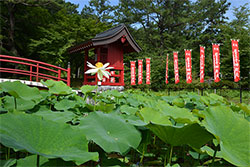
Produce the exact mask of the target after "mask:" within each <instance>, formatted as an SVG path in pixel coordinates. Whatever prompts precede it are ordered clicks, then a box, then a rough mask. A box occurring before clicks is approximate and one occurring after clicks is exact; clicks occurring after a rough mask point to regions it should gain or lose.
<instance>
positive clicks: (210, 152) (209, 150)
mask: <svg viewBox="0 0 250 167" xmlns="http://www.w3.org/2000/svg"><path fill="white" fill-rule="evenodd" d="M200 151H202V152H204V153H207V154H208V155H209V156H211V157H213V156H214V150H213V149H212V148H211V147H208V146H203V147H201V149H200ZM216 157H217V158H222V155H221V151H217V152H216Z"/></svg>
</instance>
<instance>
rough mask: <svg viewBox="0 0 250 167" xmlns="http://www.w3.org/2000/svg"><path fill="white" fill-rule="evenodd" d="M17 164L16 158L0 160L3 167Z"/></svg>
mask: <svg viewBox="0 0 250 167" xmlns="http://www.w3.org/2000/svg"><path fill="white" fill-rule="evenodd" d="M15 164H16V159H8V160H3V159H1V161H0V166H1V167H11V166H13V165H15Z"/></svg>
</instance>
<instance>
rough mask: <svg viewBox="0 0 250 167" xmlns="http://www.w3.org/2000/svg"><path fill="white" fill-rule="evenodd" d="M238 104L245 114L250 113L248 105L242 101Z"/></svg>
mask: <svg viewBox="0 0 250 167" xmlns="http://www.w3.org/2000/svg"><path fill="white" fill-rule="evenodd" d="M238 106H239V107H240V108H241V109H242V110H243V111H244V112H245V113H246V114H247V115H250V105H246V104H244V103H240V104H238Z"/></svg>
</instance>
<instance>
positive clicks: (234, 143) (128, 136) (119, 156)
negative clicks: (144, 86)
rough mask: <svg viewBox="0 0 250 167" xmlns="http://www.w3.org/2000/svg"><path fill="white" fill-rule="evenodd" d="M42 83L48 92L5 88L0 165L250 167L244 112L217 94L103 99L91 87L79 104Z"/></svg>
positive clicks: (60, 87) (61, 87)
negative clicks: (233, 166) (141, 164)
mask: <svg viewBox="0 0 250 167" xmlns="http://www.w3.org/2000/svg"><path fill="white" fill-rule="evenodd" d="M44 83H45V84H46V85H47V86H48V89H49V90H42V91H39V90H37V89H32V88H29V87H26V86H23V85H22V84H21V83H18V82H16V83H11V82H5V83H2V84H1V85H0V86H1V89H2V91H1V92H0V93H1V101H0V102H1V103H0V109H1V114H0V119H1V121H0V125H1V126H0V138H1V141H0V143H1V145H2V146H1V148H0V149H1V150H0V151H1V155H3V156H1V164H5V165H15V164H16V165H17V166H25V165H26V164H32V165H34V164H36V163H37V162H38V161H37V160H38V159H39V157H40V165H41V166H67V165H68V166H74V165H75V164H76V165H86V166H94V165H95V166H96V165H100V166H105V165H107V164H108V165H117V164H120V165H123V166H126V165H135V164H137V163H138V162H139V161H140V163H143V165H145V166H149V165H152V164H154V165H158V166H162V165H164V164H165V165H166V162H167V161H168V165H170V164H171V161H172V162H173V163H172V164H179V165H180V166H197V165H201V166H204V165H208V164H211V163H212V165H221V166H231V165H236V166H249V156H248V154H249V149H248V148H249V144H250V143H249V138H248V134H249V129H250V123H249V106H248V105H246V104H243V103H242V104H235V103H230V102H228V101H227V100H226V99H225V98H223V97H221V96H219V95H217V94H213V93H211V94H208V93H205V95H204V96H199V95H198V94H196V93H181V94H179V95H177V94H175V95H174V96H165V95H164V93H162V94H160V93H156V92H152V91H150V92H149V91H148V92H142V91H139V90H127V91H124V92H122V93H121V92H118V91H114V90H111V91H110V90H108V91H105V92H102V93H100V92H98V91H97V92H93V90H94V89H96V87H94V86H92V87H90V86H84V87H82V88H81V91H82V93H83V92H84V93H85V94H83V97H81V96H79V95H76V93H73V92H72V89H71V88H69V87H67V86H66V85H65V84H62V83H61V82H57V81H46V82H44ZM12 85H15V86H14V87H12ZM20 88H23V89H24V90H26V91H33V90H34V92H36V93H34V92H33V94H32V92H31V93H30V94H28V93H24V92H23V91H20V90H19V89H20ZM30 89H31V90H30ZM32 95H33V96H34V98H33V99H32V97H31V96H32ZM27 99H30V101H29V102H30V104H29V103H28V100H27ZM31 101H32V102H31ZM15 152H16V153H15ZM189 152H190V154H192V155H191V156H190V155H189ZM191 152H192V153H191ZM16 154H18V155H20V158H16V156H15V155H16ZM98 154H99V156H98ZM167 155H169V156H167ZM197 157H200V158H197ZM48 159H49V160H48ZM183 159H185V161H183ZM2 160H4V161H2ZM87 161H90V162H87ZM93 161H96V162H93Z"/></svg>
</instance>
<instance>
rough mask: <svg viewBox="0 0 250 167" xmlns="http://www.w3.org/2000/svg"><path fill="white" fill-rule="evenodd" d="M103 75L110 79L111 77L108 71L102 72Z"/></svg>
mask: <svg viewBox="0 0 250 167" xmlns="http://www.w3.org/2000/svg"><path fill="white" fill-rule="evenodd" d="M102 74H103V75H104V76H105V77H106V78H109V75H111V74H110V73H109V72H108V71H102Z"/></svg>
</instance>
